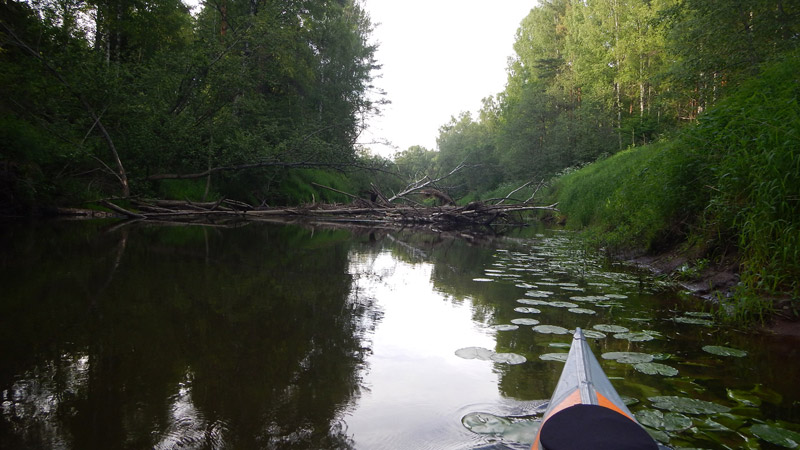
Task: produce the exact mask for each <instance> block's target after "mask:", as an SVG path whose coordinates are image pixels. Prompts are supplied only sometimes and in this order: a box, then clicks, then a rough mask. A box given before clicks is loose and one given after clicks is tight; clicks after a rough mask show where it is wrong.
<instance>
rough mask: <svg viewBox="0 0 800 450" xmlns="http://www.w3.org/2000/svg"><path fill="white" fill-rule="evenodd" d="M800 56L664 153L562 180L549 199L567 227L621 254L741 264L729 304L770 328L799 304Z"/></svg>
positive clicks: (658, 150)
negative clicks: (784, 303) (774, 312)
mask: <svg viewBox="0 0 800 450" xmlns="http://www.w3.org/2000/svg"><path fill="white" fill-rule="evenodd" d="M799 56H800V55H798V54H797V52H795V53H794V54H791V55H787V57H786V58H785V59H783V60H781V61H777V62H775V63H773V64H771V65H768V66H766V67H764V69H763V71H762V72H761V74H760V75H759V76H758V77H757V78H755V79H753V80H751V81H749V82H747V83H744V84H742V86H741V87H740V88H739V89H738V90H737V91H736V92H735V93H734V94H732V95H730V96H729V97H727V98H726V99H724V100H722V101H720V102H719V103H718V104H717V105H716V106H715V107H714V108H712V109H710V110H709V111H707V112H706V114H705V115H704V116H702V117H701V118H700V119H699V120H698V122H697V123H696V124H695V125H693V126H691V127H689V128H687V129H685V130H683V131H682V132H681V133H679V134H677V135H674V136H671V137H669V138H665V139H662V140H661V141H660V142H658V143H655V144H652V145H648V146H643V147H635V148H631V149H629V150H627V151H624V152H621V153H618V154H616V155H614V156H612V157H609V158H607V159H604V160H601V161H598V162H596V163H593V164H591V165H588V166H586V167H584V168H582V169H580V170H577V171H574V172H572V173H569V174H567V175H564V176H562V177H560V178H558V180H557V181H556V183H555V185H554V190H553V194H554V195H555V197H556V198H557V200H558V201H559V207H560V209H561V211H562V213H563V214H564V215H565V217H566V220H567V225H568V226H569V227H572V228H581V229H585V230H586V231H587V234H589V235H590V236H592V238H593V239H595V240H596V242H598V243H599V244H600V245H603V246H606V247H608V248H611V249H615V250H618V251H623V250H624V251H639V252H650V253H658V252H664V251H668V250H675V249H678V250H679V251H681V252H685V253H687V254H688V255H691V256H692V257H693V260H694V261H693V263H694V264H700V265H703V264H708V263H710V264H714V263H715V262H719V261H722V260H723V259H725V258H730V257H731V255H734V257H735V258H736V260H737V261H738V263H739V275H740V277H741V283H740V284H739V286H738V287H736V288H735V289H734V291H733V297H731V298H730V299H726V300H724V303H726V304H728V305H730V310H731V311H732V312H733V314H734V315H735V316H736V317H740V318H743V319H744V318H747V319H753V318H764V317H765V314H766V313H768V312H769V311H770V310H771V309H772V308H773V307H774V301H775V299H781V300H785V299H788V300H791V305H792V309H796V308H797V306H796V305H797V303H798V302H800V105H798V98H800V78H798V75H797V74H798V73H800V57H799Z"/></svg>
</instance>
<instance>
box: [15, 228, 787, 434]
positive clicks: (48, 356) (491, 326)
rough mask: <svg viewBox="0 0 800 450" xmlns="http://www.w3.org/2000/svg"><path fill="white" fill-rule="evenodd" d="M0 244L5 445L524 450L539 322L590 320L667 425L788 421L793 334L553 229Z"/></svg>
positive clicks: (49, 231)
mask: <svg viewBox="0 0 800 450" xmlns="http://www.w3.org/2000/svg"><path fill="white" fill-rule="evenodd" d="M0 249H2V253H1V254H0V269H2V270H1V271H0V286H2V300H1V301H0V355H2V365H0V390H1V391H2V418H0V447H1V448H15V449H16V448H20V449H24V448H70V449H72V448H74V449H95V448H97V449H100V448H103V449H107V448H176V447H182V448H281V449H283V448H288V449H291V448H298V449H306V448H355V449H394V448H422V449H424V448H429V449H472V448H483V447H488V446H494V448H526V447H527V446H528V444H529V441H530V440H531V439H532V437H531V436H532V433H535V430H536V427H537V426H538V422H537V420H538V419H539V418H540V416H541V413H542V411H543V409H544V407H545V401H546V399H547V398H548V397H549V395H550V393H551V391H552V389H553V388H554V387H555V383H556V381H557V379H558V376H559V374H560V371H561V366H562V363H561V362H559V360H558V359H559V357H560V356H559V354H563V353H564V352H566V351H567V349H566V347H565V346H566V345H567V344H568V343H569V341H570V336H569V334H554V333H553V332H554V331H555V332H560V330H559V327H560V328H563V329H565V330H573V329H574V328H575V327H581V328H584V329H586V330H593V331H594V332H595V333H603V334H602V335H600V334H596V335H595V336H596V339H593V341H592V348H593V350H594V352H595V354H596V355H597V356H598V358H600V359H601V362H602V363H603V367H604V369H605V370H606V372H607V373H608V375H609V376H610V377H611V378H612V382H613V383H614V384H615V386H616V387H617V389H618V390H619V392H620V394H622V395H623V396H625V397H627V398H628V399H629V401H630V402H631V406H630V407H631V409H632V410H633V411H634V412H635V413H636V414H637V417H639V418H640V419H641V420H642V421H643V422H645V423H646V424H648V425H649V426H650V427H651V429H650V431H651V433H653V435H654V436H655V437H657V438H658V439H660V440H661V441H663V442H665V443H669V444H670V445H672V446H675V447H685V448H707V449H723V448H763V449H769V448H793V447H792V446H791V445H792V444H791V442H793V441H792V439H793V438H795V437H798V439H800V435H798V436H795V435H794V434H792V433H796V432H798V431H800V428H798V426H797V425H796V424H797V423H800V417H798V415H799V414H798V412H799V411H800V409H798V407H799V406H800V405H799V404H798V401H800V394H799V393H798V387H797V383H796V380H797V379H800V378H798V376H800V366H799V365H798V364H796V363H795V361H796V360H797V356H798V355H797V341H791V340H788V341H787V340H784V339H781V338H777V337H772V336H769V335H756V334H752V333H744V332H740V331H738V330H736V329H733V328H730V327H725V326H722V325H720V324H719V323H717V322H716V321H715V319H714V318H713V316H709V315H707V314H705V312H704V311H703V305H702V304H701V303H697V302H695V301H694V300H692V299H687V298H685V297H682V296H680V295H679V294H678V293H677V292H676V291H675V290H674V289H672V288H670V287H669V286H665V285H664V284H663V283H661V282H659V281H657V280H654V279H653V278H652V277H650V276H649V275H648V274H646V273H642V272H635V271H630V270H628V269H626V268H624V267H621V266H618V265H610V264H608V263H606V262H605V261H603V259H602V258H599V257H597V256H596V255H593V254H591V253H589V252H587V251H585V250H584V249H583V248H582V247H581V246H580V244H579V243H577V242H576V241H575V240H574V239H573V238H572V237H571V236H570V235H569V234H567V233H564V232H558V231H546V230H539V231H530V230H529V231H527V232H526V233H523V234H522V235H517V236H514V237H513V238H509V237H506V238H495V239H478V240H476V239H474V238H469V239H467V238H465V237H463V236H460V237H459V236H450V235H446V234H424V233H412V232H408V231H404V232H401V231H386V230H356V231H348V230H344V229H330V228H326V227H321V226H317V227H311V226H305V227H300V226H282V225H271V224H255V223H254V224H249V225H246V226H242V227H238V228H221V227H210V226H209V227H199V226H198V227H183V226H180V227H177V226H154V225H123V226H120V225H119V224H117V223H114V222H51V223H45V224H36V225H33V226H13V227H6V228H4V230H3V234H2V238H0ZM535 311H538V312H535ZM687 311H688V313H687ZM521 319H522V320H521ZM620 327H622V328H625V329H627V330H626V331H623V330H621V328H620ZM601 330H605V331H601ZM609 330H610V331H609ZM468 347H475V348H479V349H485V351H486V352H489V353H491V354H497V353H511V354H514V355H519V356H522V357H524V358H525V362H523V363H520V364H516V363H514V364H508V363H503V362H496V361H492V360H491V359H486V360H485V359H481V358H474V359H467V358H465V357H462V356H463V353H460V354H461V355H462V356H459V355H457V354H456V352H457V351H458V350H460V349H464V348H468ZM720 349H722V350H720ZM725 349H732V350H725ZM737 351H738V352H737ZM620 352H630V354H626V355H627V357H628V359H626V358H625V357H620V355H619V353H620ZM601 355H606V356H607V358H603V357H602V356H601ZM637 355H638V356H637ZM642 355H644V356H642ZM623 356H625V355H623ZM630 358H633V359H630ZM642 358H644V359H642ZM512 362H518V361H512ZM676 398H677V399H683V398H691V399H696V400H702V401H704V402H709V403H707V404H706V403H702V404H701V406H705V407H709V405H717V406H718V407H719V408H720V409H714V408H713V407H712V410H706V409H703V408H700V409H699V410H697V409H692V408H688V407H687V406H686V405H684V404H682V403H681V402H680V400H675V399H676ZM476 424H478V425H480V426H478V425H476Z"/></svg>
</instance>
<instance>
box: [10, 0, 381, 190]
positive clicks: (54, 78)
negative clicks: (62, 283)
mask: <svg viewBox="0 0 800 450" xmlns="http://www.w3.org/2000/svg"><path fill="white" fill-rule="evenodd" d="M0 25H2V27H0V116H2V117H3V119H2V121H0V126H2V127H3V128H4V130H3V134H15V135H17V136H20V139H21V136H25V135H27V136H29V137H30V136H38V137H37V138H36V145H32V146H29V145H18V144H17V143H13V144H9V146H10V145H14V149H10V148H9V149H8V150H9V151H8V152H7V153H6V152H4V157H5V158H8V162H9V164H14V165H16V166H22V165H25V164H28V163H29V162H31V161H40V160H42V159H43V158H44V159H48V160H49V161H54V160H56V159H60V160H59V161H58V162H59V164H55V163H52V164H37V165H36V168H37V169H38V170H39V171H41V174H42V178H43V179H45V180H48V183H50V184H51V185H52V186H54V187H53V190H55V191H59V190H61V191H62V192H66V190H64V189H63V186H62V185H61V182H60V181H59V182H56V180H55V178H56V177H62V178H65V179H66V178H69V180H68V181H66V180H62V181H66V182H67V184H75V182H77V184H78V185H80V184H83V185H84V186H90V187H91V189H90V190H91V191H93V192H96V191H100V193H101V194H102V195H109V194H111V195H114V194H118V190H119V188H120V187H122V186H124V185H125V181H124V180H125V178H128V179H129V180H130V181H128V184H130V186H131V187H133V188H134V190H137V189H138V190H139V192H138V193H141V192H142V189H149V183H148V178H149V177H151V176H152V175H157V174H187V173H198V172H202V171H205V170H208V169H209V168H214V167H230V166H241V165H245V164H257V163H261V162H264V161H274V162H277V163H288V164H290V165H291V164H296V163H308V164H309V165H310V166H320V165H325V164H327V165H330V166H337V165H341V164H346V163H352V162H353V161H354V160H355V159H356V148H355V146H354V143H355V142H356V140H357V136H358V135H359V133H360V132H361V130H362V128H363V123H362V122H363V120H364V117H366V116H369V115H370V114H371V113H373V112H374V110H375V106H374V104H373V100H371V99H369V98H367V95H366V92H367V90H368V89H369V88H370V85H369V84H370V81H371V78H372V71H373V70H374V69H376V68H377V67H379V66H377V65H376V64H375V61H374V58H373V55H374V52H375V47H374V46H373V45H371V44H369V43H368V36H369V33H370V32H371V24H370V21H369V18H368V17H367V16H366V14H365V13H364V11H363V10H362V9H361V8H360V6H359V5H358V4H357V3H356V2H355V1H339V2H317V1H311V0H301V1H291V2H289V1H283V0H280V1H271V2H234V3H231V4H227V5H225V7H222V8H218V7H217V6H216V5H213V4H210V3H209V4H205V5H204V6H203V8H202V9H201V10H200V11H199V13H198V14H197V15H196V16H192V15H190V14H189V11H188V9H187V8H186V7H185V6H184V5H183V3H182V2H181V1H180V0H142V1H140V2H127V3H126V2H119V1H117V0H101V1H98V2H89V3H85V2H80V1H78V0H65V1H59V2H49V1H48V2H16V1H11V2H7V3H6V4H4V5H3V8H2V9H0ZM44 154H46V155H44ZM45 156H46V158H45ZM117 156H118V158H117ZM65 167H68V170H64V168H65ZM259 175H264V172H263V171H261V172H259V173H257V174H255V175H239V174H232V175H230V174H229V175H227V176H220V177H216V176H215V177H214V178H212V184H213V186H212V188H213V189H214V190H216V191H217V192H219V194H220V195H225V196H232V194H234V193H236V194H239V193H242V192H244V193H245V194H247V193H249V192H251V191H259V190H263V189H264V186H263V185H262V184H261V183H260V182H259V180H260V179H263V178H259ZM266 175H268V176H269V177H274V176H275V175H274V174H269V173H268V174H266ZM18 176H21V177H22V178H23V180H22V183H23V184H25V183H27V184H37V183H38V181H37V180H34V179H27V177H28V175H27V174H26V173H21V172H20V173H18ZM237 182H238V183H255V184H253V185H240V184H237ZM201 184H202V183H201ZM115 185H116V186H115ZM162 188H163V189H165V190H166V191H168V192H169V193H170V195H188V196H190V197H196V195H197V194H198V192H200V191H201V190H202V191H203V192H204V190H205V188H204V187H203V188H202V189H200V188H199V187H197V186H194V184H193V183H172V185H165V186H163V187H162ZM270 188H274V186H271V187H270ZM171 191H175V192H171ZM41 193H42V191H41V190H40V189H37V190H35V192H33V196H32V198H31V199H30V200H31V201H32V202H34V203H45V202H47V203H49V202H50V201H52V199H53V198H52V197H45V196H43V195H41ZM135 193H137V192H134V194H135ZM292 196H293V194H291V195H289V197H292ZM256 197H257V196H256ZM75 200H76V199H75V198H72V199H71V201H73V202H74V201H75ZM2 201H3V202H4V203H7V202H8V203H12V204H13V203H18V202H20V201H22V200H21V198H18V197H13V198H9V199H7V198H3V199H2Z"/></svg>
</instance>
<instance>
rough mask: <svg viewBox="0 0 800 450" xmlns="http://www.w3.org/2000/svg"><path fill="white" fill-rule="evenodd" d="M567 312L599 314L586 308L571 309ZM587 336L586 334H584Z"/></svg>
mask: <svg viewBox="0 0 800 450" xmlns="http://www.w3.org/2000/svg"><path fill="white" fill-rule="evenodd" d="M567 311H569V312H571V313H573V314H597V312H596V311H595V310H593V309H586V308H570V309H568V310H567ZM584 335H585V333H584Z"/></svg>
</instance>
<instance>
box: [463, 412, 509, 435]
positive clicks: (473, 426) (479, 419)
mask: <svg viewBox="0 0 800 450" xmlns="http://www.w3.org/2000/svg"><path fill="white" fill-rule="evenodd" d="M461 424H462V425H464V427H465V428H466V429H468V430H470V431H472V432H473V433H478V434H489V435H495V436H496V435H502V434H503V432H504V431H505V430H506V428H507V427H508V426H510V425H511V421H510V420H508V419H506V418H505V417H500V416H495V415H494V414H490V413H483V412H474V413H469V414H467V415H466V416H464V417H463V418H462V419H461Z"/></svg>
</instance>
